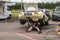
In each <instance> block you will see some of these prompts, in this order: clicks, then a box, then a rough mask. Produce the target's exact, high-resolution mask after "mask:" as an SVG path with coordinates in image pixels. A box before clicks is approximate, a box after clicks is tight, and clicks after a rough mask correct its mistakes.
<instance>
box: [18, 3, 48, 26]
mask: <svg viewBox="0 0 60 40" xmlns="http://www.w3.org/2000/svg"><path fill="white" fill-rule="evenodd" d="M30 5H31V4H30ZM30 5H29V6H28V7H27V10H26V11H23V12H20V13H19V19H20V24H25V23H26V22H28V21H29V22H36V21H37V22H39V23H40V24H41V25H42V24H46V25H48V17H47V16H46V15H45V13H43V12H42V11H38V10H37V7H36V6H33V5H31V6H30ZM35 5H36V4H35ZM25 6H26V5H25ZM25 8H26V7H25Z"/></svg>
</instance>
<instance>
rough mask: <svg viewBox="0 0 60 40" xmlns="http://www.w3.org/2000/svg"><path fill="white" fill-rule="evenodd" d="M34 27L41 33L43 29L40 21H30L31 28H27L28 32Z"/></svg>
mask: <svg viewBox="0 0 60 40" xmlns="http://www.w3.org/2000/svg"><path fill="white" fill-rule="evenodd" d="M33 28H35V29H37V31H38V33H41V29H39V24H38V22H34V23H33V22H32V23H30V28H29V29H27V30H26V32H30V31H31V30H32V29H33Z"/></svg>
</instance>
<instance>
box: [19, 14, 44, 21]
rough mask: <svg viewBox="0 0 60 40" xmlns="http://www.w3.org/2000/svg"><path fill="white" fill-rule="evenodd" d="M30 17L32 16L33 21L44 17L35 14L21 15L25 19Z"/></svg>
mask: <svg viewBox="0 0 60 40" xmlns="http://www.w3.org/2000/svg"><path fill="white" fill-rule="evenodd" d="M29 18H31V19H32V20H33V21H38V19H42V18H43V16H38V15H33V16H20V17H19V19H23V20H28V19H29Z"/></svg>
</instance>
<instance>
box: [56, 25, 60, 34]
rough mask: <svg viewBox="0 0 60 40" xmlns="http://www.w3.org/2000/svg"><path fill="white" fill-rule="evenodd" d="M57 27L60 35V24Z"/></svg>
mask: <svg viewBox="0 0 60 40" xmlns="http://www.w3.org/2000/svg"><path fill="white" fill-rule="evenodd" d="M56 28H57V30H56V31H57V32H58V35H60V24H59V25H58V26H57V27H56Z"/></svg>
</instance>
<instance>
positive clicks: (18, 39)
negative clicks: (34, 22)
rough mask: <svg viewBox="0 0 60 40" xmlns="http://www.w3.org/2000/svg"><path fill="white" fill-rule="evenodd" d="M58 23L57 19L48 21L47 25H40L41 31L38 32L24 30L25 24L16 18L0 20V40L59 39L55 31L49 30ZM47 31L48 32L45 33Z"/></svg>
mask: <svg viewBox="0 0 60 40" xmlns="http://www.w3.org/2000/svg"><path fill="white" fill-rule="evenodd" d="M58 24H60V22H59V21H55V22H53V21H49V25H48V26H42V33H41V34H38V33H37V31H31V32H29V33H27V32H25V29H27V28H28V26H27V24H25V25H21V24H20V23H19V21H18V20H9V21H8V22H6V20H5V21H4V20H3V21H2V20H1V21H0V40H44V39H45V38H49V39H52V40H59V39H60V37H59V36H58V35H57V33H56V32H53V31H50V30H53V28H54V27H56V26H57V25H58ZM48 31H49V33H48V35H46V33H47V32H48ZM45 36H46V37H45Z"/></svg>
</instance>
